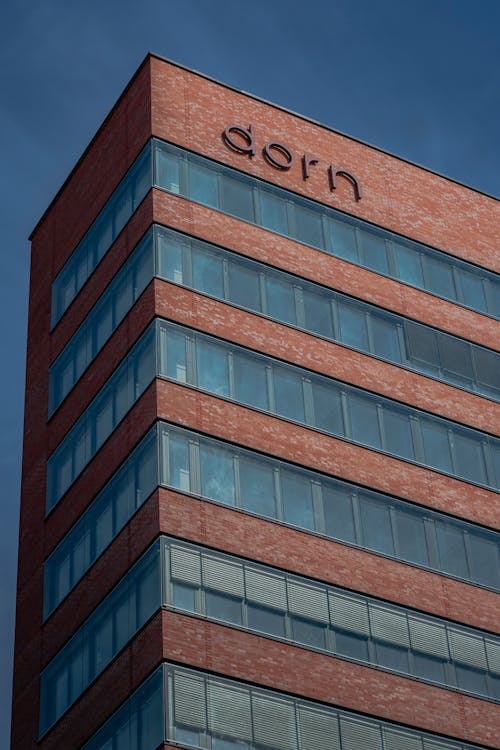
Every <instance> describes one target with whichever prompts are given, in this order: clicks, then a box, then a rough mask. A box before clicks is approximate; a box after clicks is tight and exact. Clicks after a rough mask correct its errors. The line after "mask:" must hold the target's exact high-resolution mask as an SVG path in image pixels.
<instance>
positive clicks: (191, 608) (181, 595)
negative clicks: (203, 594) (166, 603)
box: [172, 581, 196, 612]
mask: <svg viewBox="0 0 500 750" xmlns="http://www.w3.org/2000/svg"><path fill="white" fill-rule="evenodd" d="M195 597H196V589H195V588H194V587H193V586H188V584H187V583H177V581H174V583H173V584H172V604H173V605H174V607H179V609H185V610H186V611H187V612H196V604H195V601H196V599H195Z"/></svg>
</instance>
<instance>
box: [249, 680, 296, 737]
mask: <svg viewBox="0 0 500 750" xmlns="http://www.w3.org/2000/svg"><path fill="white" fill-rule="evenodd" d="M252 709H253V726H254V737H255V742H256V743H257V744H258V745H267V746H268V747H275V748H278V750H296V748H297V738H296V733H295V710H294V706H293V703H291V702H285V701H283V700H279V699H278V698H267V697H265V696H264V695H260V694H258V693H257V694H255V693H254V694H253V696H252Z"/></svg>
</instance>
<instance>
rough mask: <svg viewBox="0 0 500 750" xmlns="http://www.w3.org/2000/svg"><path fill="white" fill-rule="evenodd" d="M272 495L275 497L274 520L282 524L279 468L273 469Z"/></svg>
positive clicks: (281, 494)
mask: <svg viewBox="0 0 500 750" xmlns="http://www.w3.org/2000/svg"><path fill="white" fill-rule="evenodd" d="M273 479H274V495H275V497H276V520H277V521H281V522H283V518H284V513H283V493H282V491H281V471H280V469H279V468H274V469H273Z"/></svg>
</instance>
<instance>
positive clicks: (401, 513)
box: [394, 505, 429, 567]
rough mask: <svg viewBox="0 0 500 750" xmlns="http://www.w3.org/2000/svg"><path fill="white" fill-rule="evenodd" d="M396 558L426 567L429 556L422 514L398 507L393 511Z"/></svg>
mask: <svg viewBox="0 0 500 750" xmlns="http://www.w3.org/2000/svg"><path fill="white" fill-rule="evenodd" d="M394 521H395V526H396V539H397V549H398V556H399V557H401V558H402V559H403V560H408V562H412V563H415V564H416V565H422V566H424V567H427V566H428V565H429V556H428V554H427V542H426V537H425V527H424V517H423V514H421V513H418V512H416V511H415V512H412V511H410V510H406V509H404V508H403V506H402V505H398V506H397V507H396V508H395V510H394Z"/></svg>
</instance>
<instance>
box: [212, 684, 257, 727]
mask: <svg viewBox="0 0 500 750" xmlns="http://www.w3.org/2000/svg"><path fill="white" fill-rule="evenodd" d="M207 702H208V723H209V727H210V730H211V731H212V732H213V733H215V734H218V735H221V736H226V737H227V736H228V737H234V738H236V739H240V740H245V741H246V742H252V712H251V707H250V691H249V690H246V689H244V688H237V687H236V686H228V685H223V684H221V683H220V682H215V681H209V682H208V684H207Z"/></svg>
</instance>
